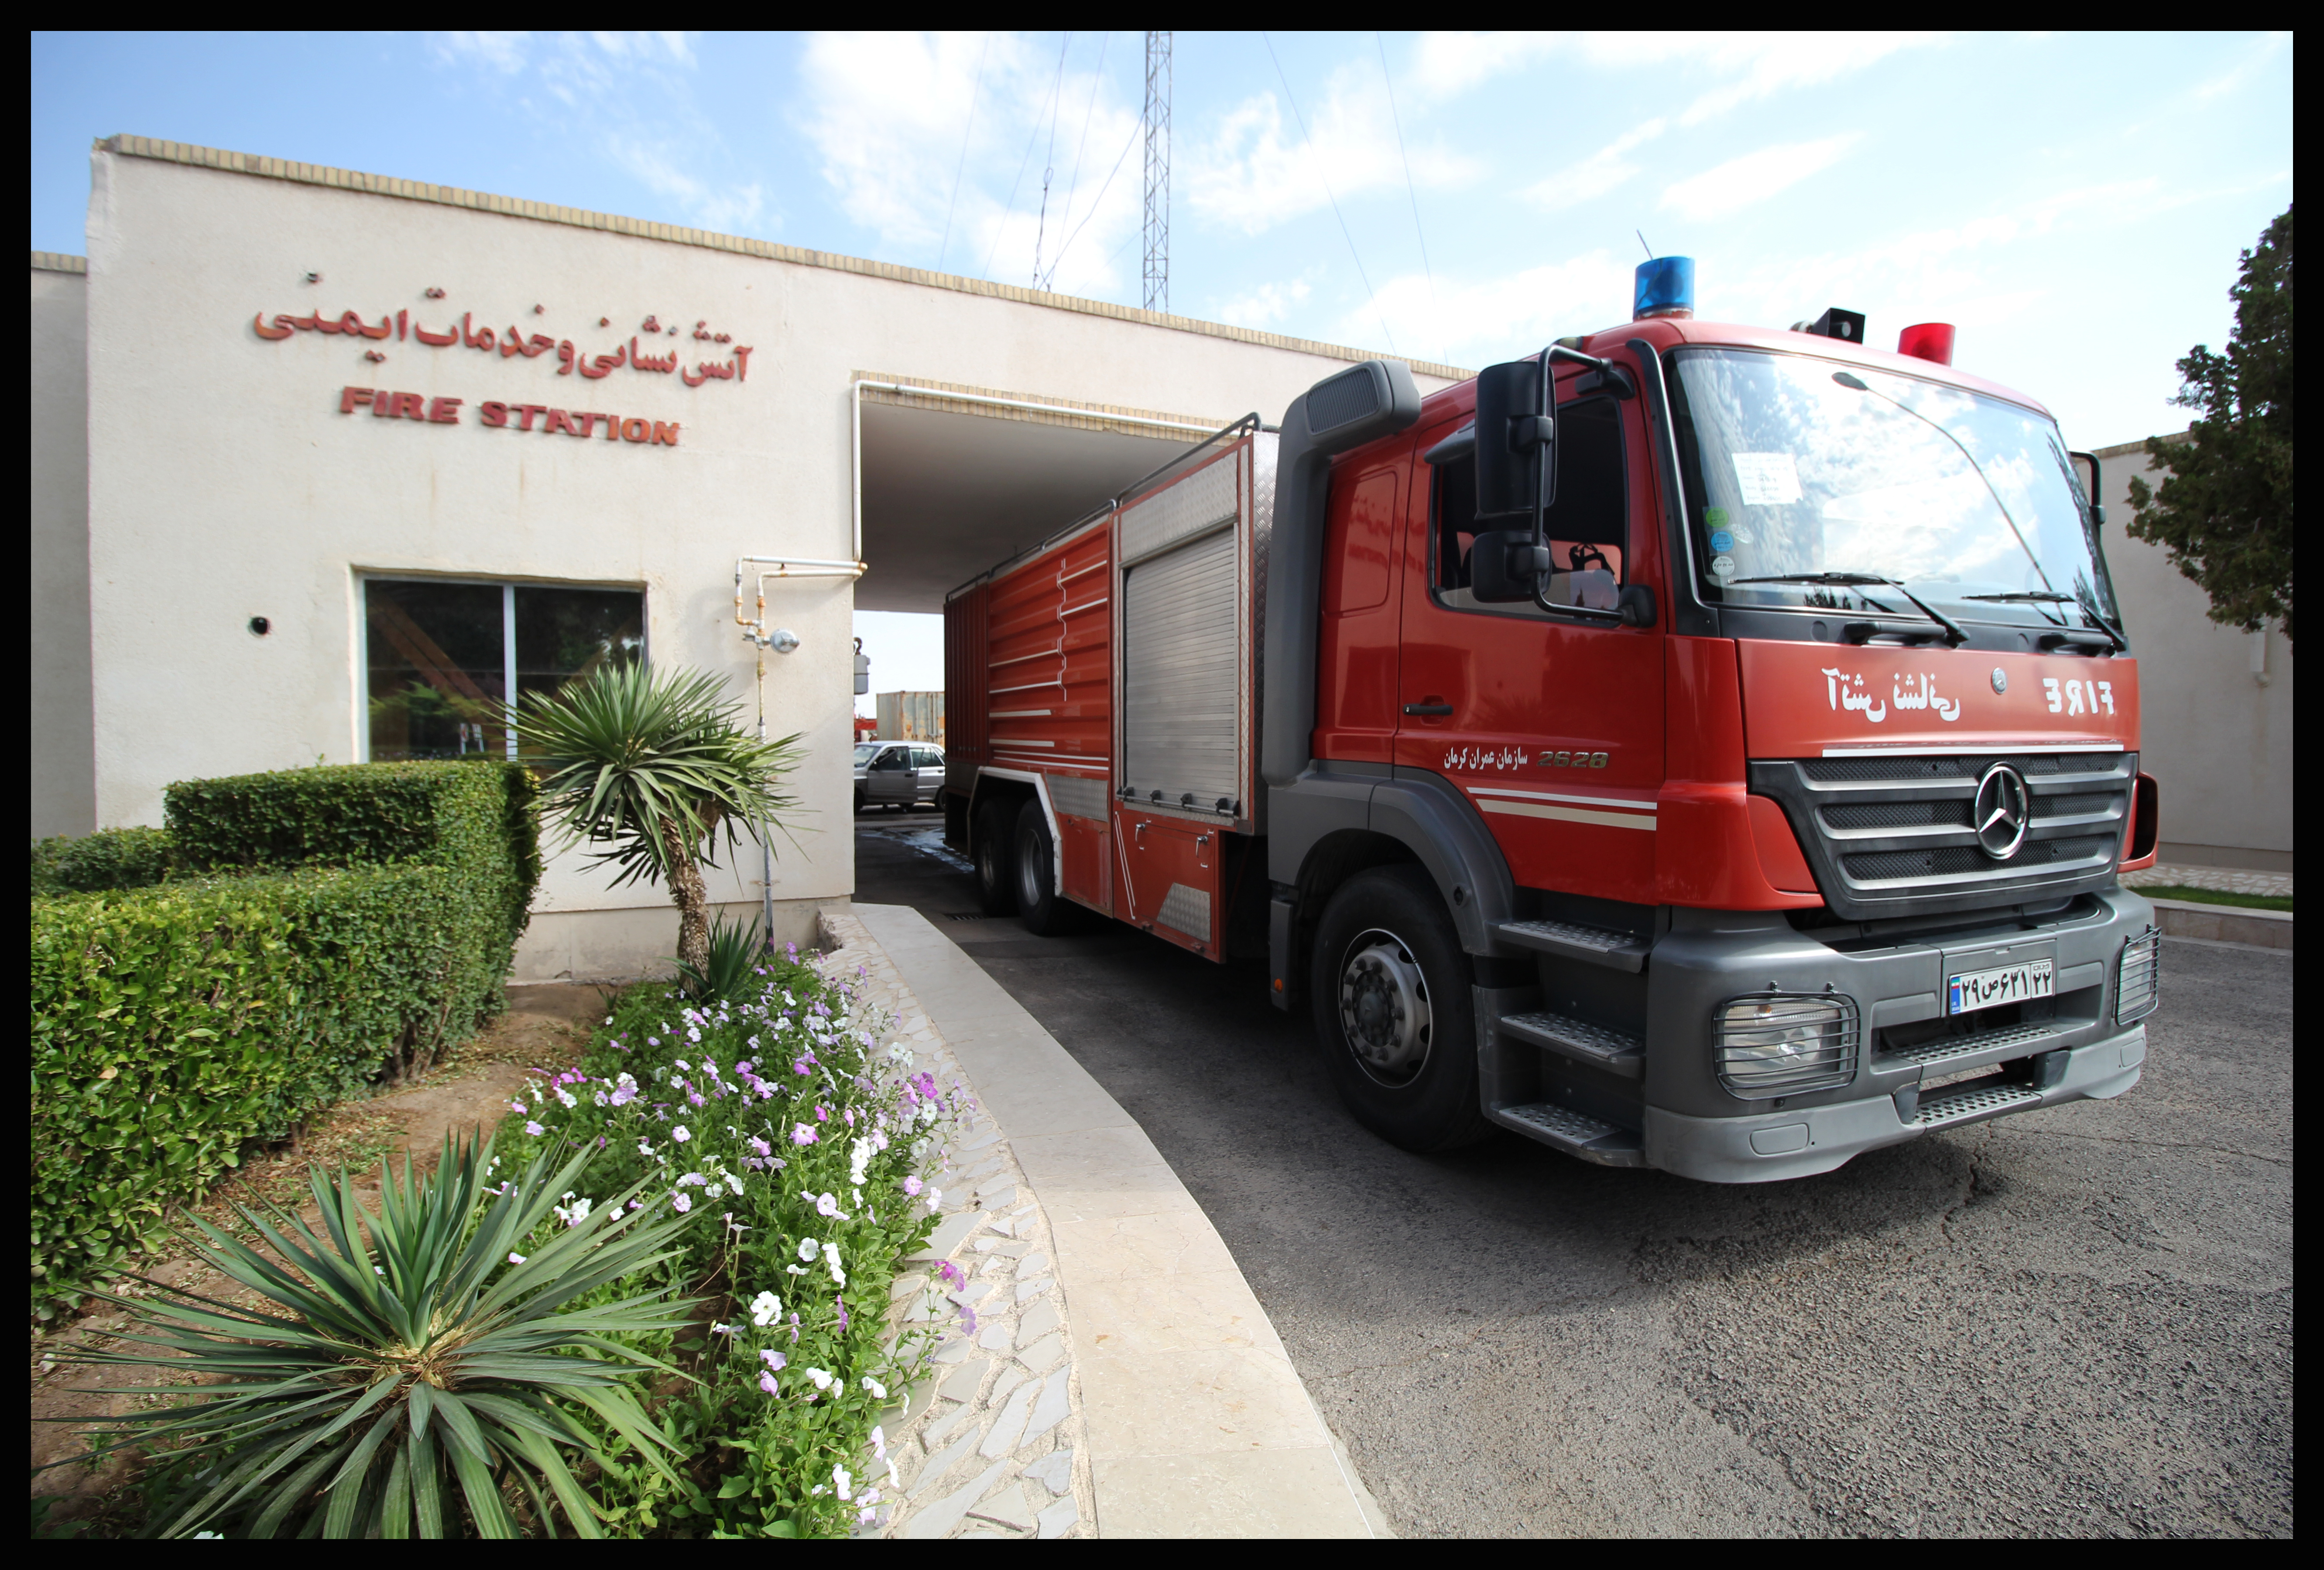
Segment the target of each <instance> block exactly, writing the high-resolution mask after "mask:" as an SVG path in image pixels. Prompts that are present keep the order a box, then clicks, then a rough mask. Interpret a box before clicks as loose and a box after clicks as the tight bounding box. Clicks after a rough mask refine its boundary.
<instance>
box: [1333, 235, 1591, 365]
mask: <svg viewBox="0 0 2324 1570" xmlns="http://www.w3.org/2000/svg"><path fill="white" fill-rule="evenodd" d="M1629 316H1630V266H1629V263H1627V262H1624V261H1622V260H1620V259H1618V258H1617V257H1616V256H1615V255H1613V254H1612V253H1610V252H1607V251H1592V252H1591V253H1589V254H1587V255H1582V256H1576V257H1574V258H1572V260H1570V261H1566V262H1561V263H1554V264H1552V265H1545V266H1540V267H1527V268H1525V269H1523V270H1521V271H1519V272H1510V273H1506V274H1504V275H1502V276H1501V277H1499V278H1488V279H1481V280H1479V281H1476V282H1467V283H1463V282H1456V281H1454V280H1452V279H1448V278H1445V277H1443V276H1441V275H1440V276H1439V277H1438V278H1437V279H1436V280H1435V282H1434V285H1433V286H1432V285H1431V283H1430V282H1429V281H1428V280H1427V279H1426V278H1425V277H1423V276H1421V275H1420V274H1419V273H1406V274H1404V275H1403V276H1400V277H1397V278H1391V279H1389V280H1388V282H1387V283H1386V284H1384V285H1382V286H1381V288H1380V291H1379V309H1378V310H1377V311H1375V310H1374V309H1372V307H1371V306H1370V305H1369V304H1367V305H1365V306H1362V307H1360V308H1359V309H1354V310H1351V311H1350V312H1348V313H1347V314H1346V316H1344V317H1343V318H1342V319H1341V321H1340V324H1339V326H1338V327H1337V328H1335V329H1334V331H1333V334H1332V335H1330V336H1332V337H1335V338H1336V340H1337V341H1338V342H1341V343H1343V344H1351V345H1364V346H1377V345H1378V344H1379V335H1380V324H1381V319H1383V318H1385V319H1387V322H1388V327H1389V328H1390V329H1391V330H1392V332H1393V334H1394V337H1395V340H1396V342H1397V344H1398V345H1400V346H1403V349H1404V351H1405V353H1406V354H1408V355H1417V356H1421V357H1423V358H1428V359H1435V360H1438V361H1441V362H1444V363H1448V364H1452V365H1469V366H1472V367H1473V366H1477V365H1486V364H1489V363H1490V362H1492V361H1495V360H1506V359H1512V358H1515V357H1516V356H1519V355H1526V354H1530V353H1532V352H1533V351H1534V350H1535V349H1538V348H1539V347H1541V346H1542V345H1544V344H1545V343H1547V342H1549V341H1550V340H1551V339H1553V338H1556V337H1563V336H1564V335H1566V334H1568V333H1577V332H1595V331H1597V330H1598V329H1599V328H1603V327H1604V326H1606V325H1607V324H1608V323H1609V322H1618V321H1628V319H1629Z"/></svg>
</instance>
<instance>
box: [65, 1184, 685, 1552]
mask: <svg viewBox="0 0 2324 1570" xmlns="http://www.w3.org/2000/svg"><path fill="white" fill-rule="evenodd" d="M491 1150H492V1144H491V1141H489V1140H487V1141H483V1142H481V1143H479V1144H466V1143H463V1144H460V1145H458V1146H455V1144H454V1143H453V1141H451V1140H450V1139H449V1138H447V1140H446V1141H445V1149H444V1158H443V1160H442V1162H441V1163H440V1164H439V1165H438V1167H437V1168H436V1170H435V1171H434V1172H433V1173H430V1174H426V1175H424V1176H422V1177H421V1178H419V1179H418V1180H417V1181H416V1182H415V1180H414V1178H413V1177H412V1171H411V1164H410V1161H409V1160H407V1161H406V1162H405V1163H404V1168H403V1175H402V1178H401V1181H397V1180H394V1179H393V1178H392V1176H391V1175H390V1174H389V1173H388V1171H387V1170H386V1168H385V1166H384V1164H383V1167H382V1171H381V1182H380V1187H381V1196H380V1207H379V1211H378V1214H370V1213H368V1212H366V1211H365V1210H364V1209H363V1207H362V1205H360V1204H359V1203H358V1201H357V1200H356V1198H355V1187H354V1184H353V1182H352V1181H351V1180H350V1179H349V1178H347V1176H346V1174H345V1173H344V1172H342V1173H340V1174H338V1175H337V1182H336V1184H335V1183H334V1182H333V1181H332V1180H331V1178H329V1177H328V1176H327V1175H326V1174H324V1173H323V1172H322V1171H320V1170H319V1169H318V1170H316V1171H314V1172H312V1173H311V1174H310V1175H309V1187H310V1188H311V1189H312V1191H313V1194H314V1197H315V1203H316V1205H317V1206H318V1208H319V1209H320V1211H321V1216H322V1222H323V1226H324V1230H325V1232H326V1233H327V1234H328V1236H327V1239H326V1238H324V1237H318V1235H317V1234H316V1233H315V1231H314V1230H313V1229H312V1228H311V1227H309V1225H308V1224H306V1223H305V1222H303V1221H301V1220H300V1219H299V1218H298V1217H297V1216H295V1215H292V1214H289V1213H287V1212H285V1211H282V1210H281V1209H279V1208H273V1207H269V1209H268V1212H267V1214H264V1215H261V1214H255V1213H254V1212H252V1211H250V1210H248V1209H242V1207H239V1206H237V1207H236V1208H237V1209H241V1212H242V1215H243V1218H244V1221H245V1222H247V1223H248V1224H250V1225H251V1226H252V1227H253V1228H254V1229H255V1230H256V1232H257V1233H258V1234H259V1235H260V1236H261V1237H262V1238H263V1239H264V1240H265V1242H266V1244H267V1246H268V1247H269V1248H270V1249H271V1250H272V1253H273V1256H274V1257H273V1258H272V1259H270V1258H268V1257H267V1256H266V1255H265V1254H262V1253H261V1252H259V1251H256V1250H254V1249H253V1248H250V1247H248V1246H247V1245H245V1244H244V1243H242V1242H238V1241H236V1240H235V1239H234V1238H232V1237H229V1236H227V1235H226V1233H223V1232H220V1231H219V1230H218V1229H217V1228H216V1227H213V1226H210V1225H208V1224H207V1223H203V1222H200V1221H198V1220H197V1222H196V1225H198V1226H199V1227H200V1228H201V1231H202V1233H203V1234H204V1238H205V1240H206V1246H204V1245H199V1244H198V1245H197V1246H196V1249H195V1251H196V1252H197V1253H198V1255H199V1256H200V1257H201V1258H202V1259H203V1260H204V1261H207V1262H208V1264H210V1265H211V1266H212V1267H213V1268H215V1269H216V1270H219V1271H220V1272H221V1273H223V1274H224V1275H226V1277H227V1278H228V1279H231V1280H233V1281H234V1282H235V1283H236V1284H238V1285H240V1286H242V1287H244V1288H249V1289H250V1290H251V1291H253V1292H255V1293H257V1294H259V1295H260V1296H261V1297H263V1298H265V1299H266V1300H267V1302H268V1304H269V1307H262V1308H255V1309H253V1308H244V1307H235V1306H234V1305H232V1304H228V1303H224V1302H220V1301H218V1300H217V1299H215V1298H204V1297H200V1296H198V1295H196V1294H194V1293H190V1292H185V1291H180V1290H179V1289H177V1288H166V1287H164V1288H161V1289H160V1290H161V1296H160V1297H159V1298H157V1299H154V1300H151V1301H136V1300H131V1299H124V1298H114V1299H113V1301H115V1302H116V1303H118V1304H119V1305H120V1306H121V1307H125V1308H128V1309H129V1310H131V1312H132V1313H133V1314H134V1316H135V1317H136V1318H137V1319H138V1320H139V1321H140V1329H142V1330H144V1331H147V1332H150V1334H144V1335H129V1336H124V1343H127V1344H139V1345H143V1346H147V1347H152V1348H157V1349H160V1350H157V1351H149V1352H130V1351H118V1352H111V1353H94V1354H91V1356H90V1357H89V1358H88V1361H89V1362H107V1363H131V1364H141V1365H145V1366H150V1367H154V1368H160V1369H166V1370H169V1371H171V1372H172V1373H175V1374H178V1375H180V1376H182V1375H188V1374H190V1375H194V1376H196V1377H197V1378H199V1379H202V1380H205V1381H208V1382H207V1383H204V1384H198V1385H196V1386H193V1387H192V1388H190V1389H186V1388H183V1387H180V1386H156V1387H152V1388H153V1389H154V1390H167V1391H169V1392H170V1393H171V1394H178V1395H184V1396H188V1397H190V1398H191V1399H190V1400H189V1401H188V1402H186V1403H185V1404H182V1405H178V1406H174V1407H172V1408H165V1409H163V1410H161V1411H158V1412H151V1413H141V1414H134V1415H131V1416H128V1417H124V1418H113V1419H110V1420H109V1421H110V1422H111V1423H113V1424H114V1425H116V1426H117V1427H119V1428H120V1429H123V1430H125V1431H126V1432H127V1433H129V1434H131V1435H133V1436H143V1438H144V1439H145V1441H146V1442H147V1443H148V1444H149V1445H153V1446H155V1448H156V1454H157V1459H158V1460H159V1461H160V1464H161V1470H160V1475H161V1478H162V1480H163V1484H164V1486H163V1487H162V1488H161V1501H160V1503H159V1504H158V1506H157V1508H156V1509H155V1510H154V1513H153V1515H152V1519H151V1521H150V1524H149V1530H151V1531H152V1533H153V1534H154V1535H155V1536H158V1537H184V1536H187V1535H188V1534H189V1533H192V1532H195V1531H197V1530H201V1529H210V1530H214V1531H224V1532H226V1533H228V1534H229V1535H234V1536H248V1537H254V1538H267V1537H273V1536H275V1535H277V1534H278V1533H280V1532H281V1531H282V1530H283V1529H284V1528H286V1527H287V1528H292V1529H293V1530H294V1531H295V1533H296V1535H299V1536H302V1537H310V1536H316V1535H320V1536H322V1537H326V1538H349V1537H353V1538H364V1537H370V1536H373V1535H377V1536H379V1537H383V1538H408V1537H410V1536H412V1535H413V1532H414V1528H415V1527H416V1528H417V1532H418V1535H419V1536H420V1537H423V1538H438V1537H442V1536H444V1535H446V1532H447V1528H451V1529H453V1530H455V1531H457V1528H458V1524H459V1509H458V1505H459V1501H463V1500H464V1501H466V1505H467V1517H468V1519H469V1521H470V1522H471V1523H473V1525H474V1528H475V1530H476V1531H477V1532H478V1533H479V1534H481V1535H482V1536H484V1537H488V1538H506V1537H514V1536H515V1535H516V1533H517V1525H516V1521H515V1519H513V1518H512V1515H511V1514H510V1511H509V1508H508V1504H507V1501H506V1500H505V1499H504V1498H503V1493H502V1486H503V1483H504V1482H507V1481H509V1480H510V1479H511V1478H512V1477H513V1478H514V1479H515V1480H517V1481H518V1482H521V1485H522V1487H523V1488H524V1489H525V1491H526V1492H527V1493H528V1494H529V1495H530V1500H531V1501H532V1506H533V1512H534V1516H535V1519H536V1521H537V1522H538V1523H539V1527H540V1528H542V1529H544V1530H549V1531H552V1532H553V1530H554V1525H553V1523H554V1520H555V1517H556V1515H557V1514H559V1513H561V1514H562V1515H563V1517H564V1518H565V1520H566V1522H567V1526H568V1527H569V1528H571V1530H572V1531H573V1532H574V1533H575V1534H576V1535H577V1536H581V1537H599V1536H602V1535H603V1533H602V1532H601V1531H600V1530H599V1528H598V1525H597V1519H596V1515H595V1510H593V1508H592V1506H591V1503H590V1501H589V1498H588V1496H587V1494H586V1492H584V1491H583V1490H582V1488H581V1485H580V1483H579V1482H578V1481H577V1480H576V1478H575V1476H574V1474H573V1470H572V1468H571V1466H569V1465H568V1464H567V1460H566V1455H565V1453H566V1452H567V1451H572V1452H576V1453H578V1455H580V1456H581V1457H584V1458H586V1459H588V1460H593V1461H595V1462H596V1463H597V1464H599V1465H601V1466H602V1465H604V1464H607V1463H608V1462H609V1461H610V1460H611V1459H612V1458H611V1457H609V1456H608V1455H605V1454H604V1451H603V1450H602V1449H601V1447H600V1445H599V1443H598V1440H597V1438H596V1437H595V1436H593V1435H592V1434H591V1433H590V1432H589V1430H588V1429H587V1428H586V1427H584V1426H583V1425H582V1424H581V1422H580V1421H578V1419H577V1417H576V1411H575V1409H574V1408H576V1407H579V1408H586V1409H587V1410H588V1411H590V1412H594V1413H595V1414H596V1416H597V1417H598V1418H600V1419H602V1420H603V1421H604V1423H605V1425H606V1426H607V1427H610V1428H611V1429H612V1430H613V1432H614V1433H616V1434H619V1435H620V1436H622V1437H623V1438H624V1439H626V1440H628V1441H629V1443H630V1444H631V1445H635V1446H636V1447H637V1448H638V1449H639V1451H640V1452H641V1453H642V1454H643V1455H644V1456H645V1458H646V1461H647V1463H648V1464H651V1465H653V1466H655V1467H657V1468H659V1469H661V1470H663V1471H668V1470H669V1467H668V1463H667V1462H666V1461H665V1460H664V1459H663V1457H662V1455H661V1454H660V1452H661V1451H663V1450H667V1449H669V1448H671V1446H670V1445H669V1440H668V1439H667V1438H665V1437H664V1436H662V1434H661V1433H660V1432H659V1430H658V1429H657V1428H656V1427H655V1426H654V1424H653V1422H652V1421H651V1420H650V1418H648V1417H647V1416H646V1413H645V1411H644V1409H643V1408H641V1406H640V1405H639V1403H638V1400H637V1398H636V1396H635V1395H634V1394H632V1390H631V1389H630V1381H632V1379H633V1378H634V1374H635V1367H636V1365H640V1364H650V1365H653V1366H658V1367H659V1366H665V1365H661V1364H659V1363H658V1362H656V1360H654V1359H653V1358H651V1357H650V1356H648V1355H646V1354H645V1353H641V1352H638V1351H636V1350H635V1349H634V1348H632V1347H629V1346H625V1345H623V1344H622V1343H621V1342H619V1341H616V1340H613V1339H610V1338H611V1337H613V1336H615V1335H622V1334H625V1333H646V1334H653V1333H660V1332H667V1331H669V1330H671V1329H673V1328H675V1327H676V1326H677V1325H679V1324H680V1323H682V1322H683V1321H684V1320H685V1318H686V1316H687V1309H688V1308H689V1307H691V1305H690V1304H689V1303H687V1302H683V1301H679V1302H671V1301H669V1300H667V1299H665V1298H662V1297H661V1296H660V1295H659V1294H658V1293H649V1294H646V1295H644V1296H641V1297H633V1298H623V1299H622V1300H620V1301H617V1302H612V1303H606V1304H604V1305H601V1306H598V1307H579V1308H576V1307H568V1306H569V1305H571V1304H572V1303H573V1302H574V1300H575V1299H576V1298H581V1297H583V1296H585V1295H586V1294H587V1293H590V1292H592V1291H594V1290H595V1289H596V1288H600V1287H602V1286H604V1284H605V1283H607V1282H609V1281H613V1280H615V1279H619V1278H621V1277H623V1276H625V1275H627V1274H629V1273H630V1272H632V1271H634V1270H641V1269H644V1268H646V1267H648V1266H650V1265H652V1264H654V1263H655V1262H656V1261H660V1260H664V1259H669V1258H670V1257H672V1256H673V1255H674V1254H675V1253H676V1252H677V1250H675V1249H674V1248H671V1247H669V1246H668V1245H669V1242H670V1240H671V1237H672V1235H673V1233H675V1232H676V1231H677V1230H678V1227H679V1226H681V1225H683V1224H684V1223H683V1220H682V1218H680V1217H678V1216H677V1215H675V1214H671V1213H669V1212H668V1211H666V1210H665V1211H663V1212H662V1214H661V1215H660V1216H659V1219H651V1220H649V1219H647V1218H648V1217H650V1216H652V1215H653V1214H654V1212H652V1211H649V1210H642V1209H630V1208H628V1207H627V1201H628V1200H629V1199H630V1198H631V1197H632V1195H633V1194H634V1193H635V1190H632V1193H631V1194H625V1195H623V1196H620V1197H619V1198H616V1199H613V1200H612V1201H611V1202H609V1203H605V1204H603V1205H595V1206H590V1207H579V1208H580V1214H575V1211H576V1207H572V1206H568V1207H566V1208H565V1210H564V1211H563V1212H562V1213H561V1214H560V1219H561V1220H564V1221H566V1222H567V1223H568V1224H566V1225H565V1226H563V1227H562V1228H561V1230H558V1232H557V1233H556V1234H555V1236H554V1237H553V1239H552V1240H551V1241H550V1242H547V1243H545V1244H542V1245H540V1246H539V1247H537V1248H535V1249H534V1250H533V1251H532V1252H531V1253H530V1255H523V1254H520V1253H518V1252H517V1250H518V1248H519V1247H520V1246H521V1244H522V1243H523V1242H524V1240H525V1239H526V1237H528V1236H529V1235H530V1233H532V1231H533V1230H534V1228H536V1227H537V1226H539V1224H540V1223H541V1222H542V1221H543V1220H544V1219H546V1218H547V1216H548V1215H549V1212H550V1211H551V1209H552V1208H555V1207H556V1206H557V1199H558V1196H559V1195H560V1193H562V1192H565V1191H569V1190H570V1188H571V1187H572V1186H573V1185H574V1184H575V1182H576V1180H577V1179H578V1178H579V1177H580V1174H581V1172H582V1170H583V1168H585V1167H586V1165H587V1163H588V1158H589V1155H590V1154H591V1152H588V1151H584V1152H583V1154H582V1155H580V1156H578V1157H576V1158H575V1159H573V1160H572V1161H571V1162H569V1163H568V1164H567V1166H566V1167H565V1168H564V1169H563V1170H562V1171H559V1172H558V1173H556V1174H555V1176H553V1177H552V1176H549V1175H548V1163H547V1161H546V1160H545V1159H536V1160H535V1161H534V1162H533V1163H532V1164H531V1165H530V1167H529V1168H527V1169H526V1170H525V1171H524V1173H523V1174H522V1175H521V1176H519V1177H517V1178H512V1179H511V1180H509V1181H508V1182H506V1183H504V1184H502V1185H500V1186H499V1187H497V1189H495V1188H493V1187H488V1186H487V1185H486V1182H485V1178H486V1177H487V1175H488V1174H489V1172H490V1170H491ZM487 1201H489V1205H487ZM480 1212H481V1214H479V1213H480ZM455 1483H457V1489H458V1494H457V1498H455V1497H454V1496H453V1492H452V1489H453V1485H454V1484H455ZM447 1507H448V1508H447Z"/></svg>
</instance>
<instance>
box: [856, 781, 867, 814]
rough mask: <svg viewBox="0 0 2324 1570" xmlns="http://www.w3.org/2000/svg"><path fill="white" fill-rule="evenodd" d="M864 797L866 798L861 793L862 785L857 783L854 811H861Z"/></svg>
mask: <svg viewBox="0 0 2324 1570" xmlns="http://www.w3.org/2000/svg"><path fill="white" fill-rule="evenodd" d="M865 799H866V798H865V797H864V794H863V787H862V786H861V785H858V786H857V787H856V788H855V810H856V811H858V812H861V811H862V810H863V804H864V801H865Z"/></svg>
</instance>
